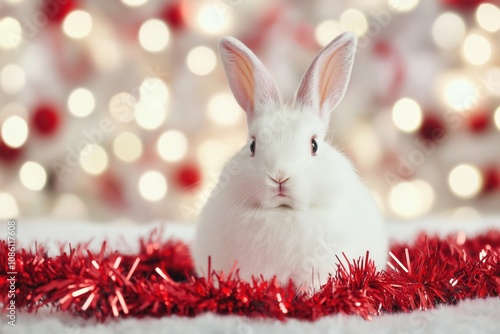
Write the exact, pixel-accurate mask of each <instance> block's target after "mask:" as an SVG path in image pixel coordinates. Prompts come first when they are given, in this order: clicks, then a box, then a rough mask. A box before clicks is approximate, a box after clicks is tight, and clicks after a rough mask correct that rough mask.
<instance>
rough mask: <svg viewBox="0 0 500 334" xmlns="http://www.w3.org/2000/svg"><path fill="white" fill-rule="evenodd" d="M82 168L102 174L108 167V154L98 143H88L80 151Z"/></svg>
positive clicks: (95, 173) (93, 173)
mask: <svg viewBox="0 0 500 334" xmlns="http://www.w3.org/2000/svg"><path fill="white" fill-rule="evenodd" d="M80 165H81V166H82V169H83V170H84V171H85V172H87V173H89V174H91V175H99V174H102V173H103V172H104V171H105V170H106V169H107V168H108V154H107V153H106V151H105V150H104V149H103V148H102V147H101V146H99V145H96V144H89V145H87V146H85V148H84V149H82V151H81V152H80Z"/></svg>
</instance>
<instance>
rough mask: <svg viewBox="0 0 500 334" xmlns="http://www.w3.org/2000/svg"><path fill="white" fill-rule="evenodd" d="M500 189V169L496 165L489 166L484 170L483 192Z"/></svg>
mask: <svg viewBox="0 0 500 334" xmlns="http://www.w3.org/2000/svg"><path fill="white" fill-rule="evenodd" d="M497 189H500V169H499V168H495V167H490V168H487V169H486V170H485V171H484V172H483V188H482V192H483V193H490V192H492V191H495V190H497Z"/></svg>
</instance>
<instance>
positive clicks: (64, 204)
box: [51, 193, 87, 219]
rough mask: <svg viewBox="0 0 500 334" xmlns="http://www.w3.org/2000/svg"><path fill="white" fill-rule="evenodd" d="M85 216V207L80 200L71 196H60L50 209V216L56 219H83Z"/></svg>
mask: <svg viewBox="0 0 500 334" xmlns="http://www.w3.org/2000/svg"><path fill="white" fill-rule="evenodd" d="M86 214H87V206H86V205H85V203H84V202H83V201H82V199H81V198H80V197H78V196H76V195H73V194H69V193H67V194H62V195H61V196H60V197H59V198H58V199H57V201H56V203H55V204H54V207H53V208H52V212H51V216H52V217H57V218H65V219H69V218H83V217H85V215H86Z"/></svg>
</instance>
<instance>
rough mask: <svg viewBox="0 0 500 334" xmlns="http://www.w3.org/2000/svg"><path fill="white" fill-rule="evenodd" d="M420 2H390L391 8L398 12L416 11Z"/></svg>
mask: <svg viewBox="0 0 500 334" xmlns="http://www.w3.org/2000/svg"><path fill="white" fill-rule="evenodd" d="M419 2H420V0H388V4H389V6H390V7H391V8H392V9H394V10H396V11H398V12H409V11H412V10H414V9H415V8H416V7H417V5H418V4H419Z"/></svg>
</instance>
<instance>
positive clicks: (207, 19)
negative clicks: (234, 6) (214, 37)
mask: <svg viewBox="0 0 500 334" xmlns="http://www.w3.org/2000/svg"><path fill="white" fill-rule="evenodd" d="M222 6H224V5H222ZM228 14H229V11H227V10H224V9H223V8H222V7H221V6H217V4H216V3H209V4H206V5H203V6H201V7H200V9H199V11H198V15H197V21H198V26H199V27H200V28H201V29H202V30H204V31H206V32H208V33H211V34H216V33H220V32H222V31H224V30H225V29H226V28H227V27H228V26H229V23H230V21H231V20H230V17H229V15H228Z"/></svg>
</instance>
